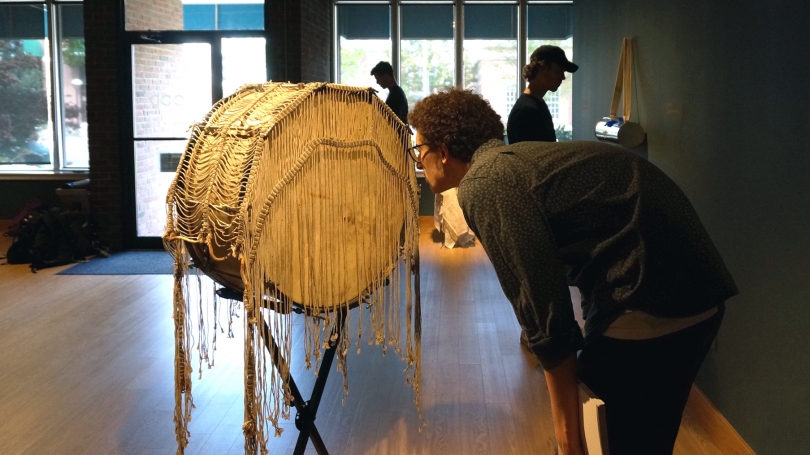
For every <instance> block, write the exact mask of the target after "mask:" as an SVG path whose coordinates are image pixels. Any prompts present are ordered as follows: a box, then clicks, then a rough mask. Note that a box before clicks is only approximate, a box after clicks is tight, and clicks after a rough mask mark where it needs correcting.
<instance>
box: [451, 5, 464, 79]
mask: <svg viewBox="0 0 810 455" xmlns="http://www.w3.org/2000/svg"><path fill="white" fill-rule="evenodd" d="M454 3H455V7H454V8H453V12H454V16H453V17H454V19H455V20H454V21H453V38H454V41H455V43H454V44H455V50H456V74H455V84H456V87H464V2H463V1H462V0H455V2H454Z"/></svg>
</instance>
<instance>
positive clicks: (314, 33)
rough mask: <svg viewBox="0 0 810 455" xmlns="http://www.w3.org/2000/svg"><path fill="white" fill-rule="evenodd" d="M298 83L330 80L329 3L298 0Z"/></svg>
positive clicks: (328, 0) (330, 33)
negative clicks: (299, 74) (299, 6)
mask: <svg viewBox="0 0 810 455" xmlns="http://www.w3.org/2000/svg"><path fill="white" fill-rule="evenodd" d="M300 4H301V16H300V17H301V41H300V43H301V45H300V49H299V51H300V53H301V82H328V81H331V80H332V21H333V19H332V15H333V11H334V10H333V8H332V2H331V1H330V0H301V3H300Z"/></svg>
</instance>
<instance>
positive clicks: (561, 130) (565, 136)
mask: <svg viewBox="0 0 810 455" xmlns="http://www.w3.org/2000/svg"><path fill="white" fill-rule="evenodd" d="M554 135H555V136H557V141H558V142H562V141H570V140H572V139H574V132H573V131H571V130H567V129H565V125H559V126H557V128H555V129H554Z"/></svg>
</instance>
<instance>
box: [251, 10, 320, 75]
mask: <svg viewBox="0 0 810 455" xmlns="http://www.w3.org/2000/svg"><path fill="white" fill-rule="evenodd" d="M265 8H266V9H267V10H268V12H269V18H270V22H269V24H268V25H267V43H268V52H269V55H268V62H269V66H270V79H272V80H274V81H289V82H293V83H296V82H329V81H331V80H332V14H333V13H332V11H333V8H332V2H331V0H267V1H266V3H265Z"/></svg>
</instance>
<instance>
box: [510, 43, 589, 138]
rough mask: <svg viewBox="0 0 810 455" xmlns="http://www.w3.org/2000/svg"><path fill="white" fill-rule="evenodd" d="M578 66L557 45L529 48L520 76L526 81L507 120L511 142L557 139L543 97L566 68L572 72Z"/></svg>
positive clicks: (555, 87) (557, 82) (558, 82)
mask: <svg viewBox="0 0 810 455" xmlns="http://www.w3.org/2000/svg"><path fill="white" fill-rule="evenodd" d="M577 69H579V66H577V65H575V64H574V63H571V62H569V61H568V58H567V57H566V56H565V51H563V50H562V49H561V48H559V47H557V46H549V45H544V46H540V47H538V48H537V49H535V50H534V52H532V55H531V58H529V63H528V64H527V65H526V66H525V67H523V78H524V79H526V81H527V82H528V83H529V85H528V86H527V87H526V90H524V91H523V93H522V94H521V95H520V97H519V98H518V99H517V101H515V105H514V106H513V107H512V111H511V112H510V113H509V120H508V121H507V123H506V134H507V137H508V139H509V143H510V144H517V143H518V142H525V141H541V142H556V141H557V136H556V135H555V134H554V122H553V121H552V119H551V112H549V110H548V106H547V105H546V102H545V101H543V97H544V96H546V93H548V92H549V91H552V92H556V91H557V89H558V88H560V84H562V81H564V80H565V72H566V71H567V72H569V73H573V72H575V71H576V70H577Z"/></svg>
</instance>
